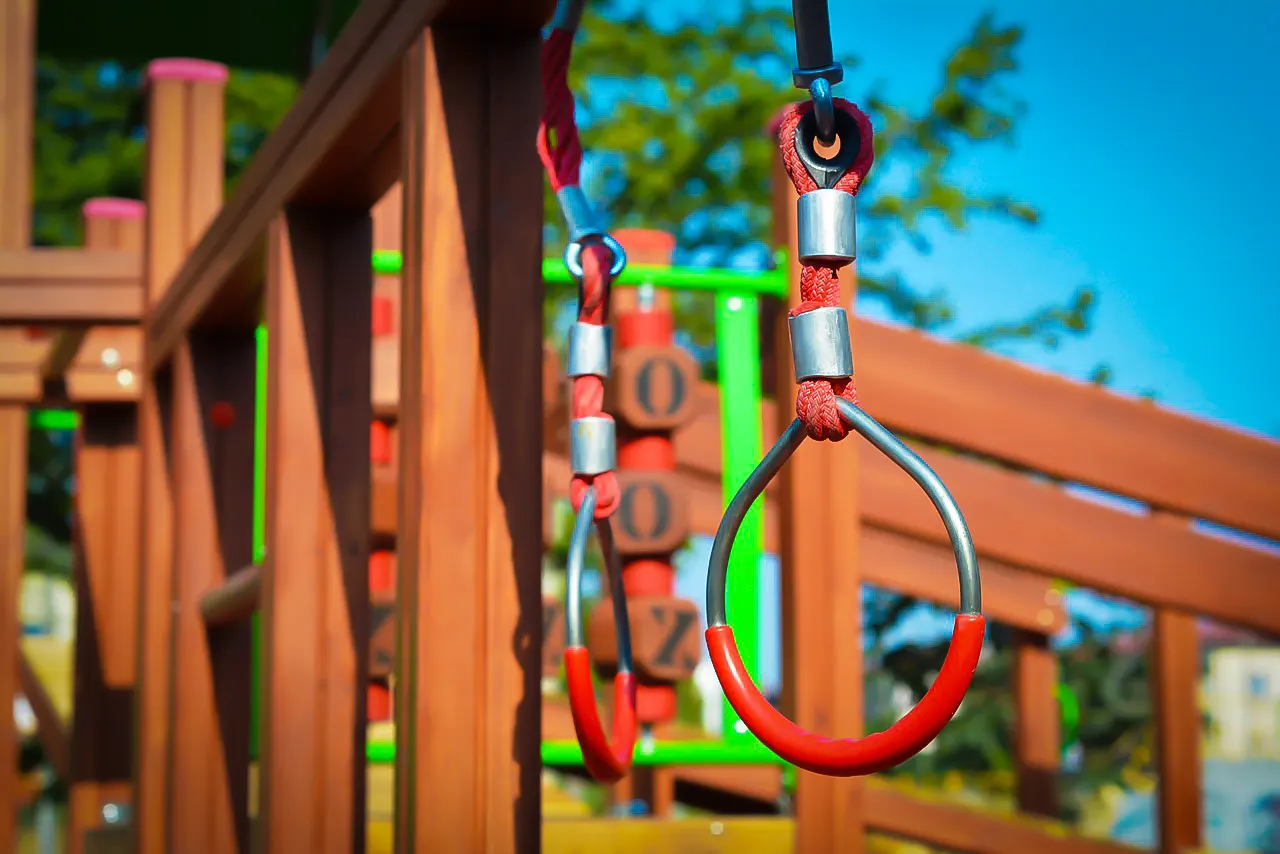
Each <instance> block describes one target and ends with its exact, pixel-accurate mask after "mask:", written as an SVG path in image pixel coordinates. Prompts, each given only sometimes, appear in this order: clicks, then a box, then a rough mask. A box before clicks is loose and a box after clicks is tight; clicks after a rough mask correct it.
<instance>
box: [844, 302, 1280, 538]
mask: <svg viewBox="0 0 1280 854" xmlns="http://www.w3.org/2000/svg"><path fill="white" fill-rule="evenodd" d="M856 334H857V336H858V337H857V342H858V343H857V357H858V389H859V393H860V394H861V395H862V396H864V397H865V400H866V404H867V409H868V411H869V412H870V413H871V414H872V415H874V416H875V417H876V418H879V419H881V420H883V421H884V422H885V423H886V424H887V425H889V426H891V427H894V428H897V429H901V430H903V431H906V432H907V433H910V434H912V435H917V436H921V437H927V438H931V439H936V440H938V441H940V442H944V443H946V444H949V445H955V446H959V447H964V448H970V449H973V450H975V451H979V452H981V453H984V454H988V455H990V456H993V457H998V458H1001V459H1005V460H1010V461H1012V462H1015V463H1019V464H1021V465H1024V466H1026V467H1028V468H1031V469H1035V470H1038V471H1043V472H1046V473H1048V474H1052V475H1056V476H1058V477H1062V478H1065V479H1067V480H1073V481H1078V482H1081V483H1087V484H1090V485H1093V486H1096V487H1099V488H1101V489H1105V490H1109V491H1111V492H1115V493H1118V494H1121V495H1129V496H1132V497H1134V498H1137V499H1140V500H1143V501H1147V502H1149V503H1151V504H1154V505H1158V506H1160V507H1165V508H1168V509H1171V510H1178V511H1180V512H1182V513H1185V514H1187V515H1189V516H1193V517H1198V518H1205V519H1210V520H1213V521H1216V522H1220V523H1222V524H1225V525H1229V526H1232V527H1236V528H1240V529H1242V530H1246V531H1252V532H1254V533H1257V534H1261V535H1263V536H1267V537H1270V538H1272V539H1277V540H1280V442H1277V441H1275V440H1274V439H1266V438H1263V437H1260V436H1255V435H1250V434H1247V433H1244V432H1241V431H1236V430H1230V429H1227V428H1225V427H1222V426H1219V425H1216V424H1211V423H1209V422H1207V421H1203V420H1200V419H1197V418H1191V417H1189V416H1186V415H1181V414H1179V413H1176V412H1173V411H1171V410H1168V409H1164V408H1162V407H1158V406H1155V405H1153V404H1150V403H1147V402H1145V401H1141V400H1135V399H1132V398H1127V397H1122V396H1120V395H1118V394H1115V393H1114V392H1110V391H1106V390H1104V389H1100V388H1097V387H1095V386H1092V385H1088V384H1085V383H1078V382H1073V381H1071V380H1068V379H1066V378H1063V377H1058V376H1053V375H1051V374H1047V373H1044V372H1041V371H1037V370H1034V369H1032V368H1029V367H1026V366H1024V365H1021V364H1019V363H1017V362H1014V361H1012V360H1009V359H1004V358H1001V357H998V356H995V355H992V354H990V353H985V352H983V351H981V350H978V349H976V348H972V347H965V346H959V345H954V344H947V343H944V342H942V341H938V340H936V339H933V338H929V337H928V336H925V335H923V334H921V333H917V332H908V331H905V330H901V329H894V328H891V327H888V326H883V325H880V324H876V323H872V322H869V321H865V320H863V321H859V322H858V324H857V331H856ZM944 412H945V413H946V415H945V417H939V414H940V413H944ZM1170 460H1177V461H1178V464H1177V465H1170V464H1169V461H1170Z"/></svg>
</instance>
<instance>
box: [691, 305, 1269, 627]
mask: <svg viewBox="0 0 1280 854" xmlns="http://www.w3.org/2000/svg"><path fill="white" fill-rule="evenodd" d="M862 328H863V327H862V326H859V325H855V329H856V330H861V329H862ZM784 352H789V350H787V351H784ZM761 414H762V417H764V418H766V419H768V418H770V417H772V416H773V414H774V407H773V406H772V405H770V404H766V405H765V406H764V407H762V409H761ZM942 420H945V419H942ZM765 423H766V430H765V441H766V442H771V441H773V439H774V437H776V436H777V428H776V426H775V425H773V424H770V422H769V421H766V422H765ZM719 428H720V422H719V418H718V417H717V416H713V415H710V414H707V415H703V416H701V417H698V418H695V419H694V420H693V421H691V422H690V423H689V424H688V425H686V426H685V428H683V429H682V430H680V431H678V432H677V433H676V436H675V445H676V461H677V464H678V470H679V471H680V472H682V473H687V474H696V475H698V476H699V477H701V478H703V479H705V480H707V481H709V482H711V483H714V484H715V485H716V486H715V489H716V490H718V489H719V482H720V471H719V463H718V462H717V461H718V460H719V458H720V440H719V432H718V431H719ZM1222 432H1223V433H1227V431H1222ZM1206 440H1208V439H1206ZM916 449H917V450H918V451H919V452H920V454H921V456H922V457H924V459H925V461H926V462H928V463H929V465H930V466H932V467H933V468H934V470H935V471H936V472H937V473H938V475H939V476H940V477H941V478H942V479H943V481H945V482H946V484H947V486H948V487H949V488H950V489H951V491H952V492H953V493H954V494H955V496H956V499H957V501H958V502H959V504H960V508H961V509H962V510H963V511H964V514H965V519H966V520H967V521H968V523H969V527H970V529H971V531H972V533H973V537H974V542H975V544H976V545H977V548H978V553H979V556H980V557H982V558H983V559H984V560H993V559H994V560H997V561H1002V562H1004V563H1007V564H1010V565H1013V566H1018V567H1022V568H1025V569H1027V570H1030V571H1032V572H1035V573H1037V574H1041V575H1044V576H1047V577H1049V578H1054V579H1061V580H1063V581H1068V582H1070V583H1072V584H1078V585H1080V586H1083V587H1090V588H1093V589H1095V590H1099V591H1101V592H1104V593H1109V594H1112V595H1115V596H1120V597H1123V598H1126V599H1131V600H1134V601H1139V602H1145V603H1148V604H1152V605H1166V606H1169V607H1174V608H1179V609H1183V610H1187V611H1190V612H1194V613H1200V614H1204V615H1206V616H1209V617H1212V618H1213V619H1216V620H1220V621H1222V622H1225V623H1230V624H1233V625H1241V626H1246V627H1249V628H1254V629H1258V630H1261V631H1263V632H1267V633H1269V634H1280V612H1277V611H1276V609H1274V608H1271V607H1269V603H1268V602H1267V601H1265V597H1259V596H1256V595H1253V594H1252V593H1251V591H1254V590H1259V589H1265V588H1266V587H1267V586H1268V585H1269V584H1271V583H1272V580H1273V579H1274V578H1275V577H1276V574H1277V573H1278V572H1280V558H1278V557H1276V556H1275V555H1272V554H1268V553H1267V552H1264V551H1261V550H1259V549H1255V548H1250V547H1247V546H1242V545H1237V544H1235V543H1232V542H1228V541H1226V540H1223V539H1220V538H1216V537H1209V536H1206V535H1204V534H1200V533H1198V532H1195V531H1192V530H1190V529H1188V528H1187V527H1185V526H1184V527H1182V528H1170V527H1169V526H1167V525H1162V524H1160V523H1159V522H1157V521H1155V520H1153V519H1152V518H1150V517H1149V516H1146V515H1143V514H1141V513H1132V512H1125V511H1122V510H1116V509H1113V508H1111V507H1108V506H1105V505H1102V504H1099V503H1097V502H1092V501H1087V500H1084V499H1082V498H1079V497H1076V496H1073V495H1072V494H1070V493H1068V492H1067V491H1065V490H1064V489H1063V488H1061V487H1060V486H1058V485H1056V484H1053V483H1044V482H1039V481H1036V480H1034V479H1032V478H1030V477H1027V476H1025V475H1023V474H1021V473H1019V472H1016V471H1009V470H1007V469H1004V468H1000V467H997V466H994V465H991V464H989V463H986V462H983V461H980V460H975V459H972V458H968V457H963V456H959V455H957V454H953V453H946V452H943V451H939V450H936V449H930V448H922V447H917V448H916ZM805 453H806V451H804V450H802V451H801V452H800V453H799V454H797V457H798V458H799V457H801V456H802V455H803V454H805ZM808 453H809V454H814V453H815V451H814V449H809V450H808ZM864 457H865V458H864V459H863V460H862V464H861V466H860V471H859V475H858V484H859V490H860V491H861V494H862V495H863V496H864V497H863V502H862V507H861V513H862V519H863V521H864V522H865V523H867V524H869V525H872V526H874V527H877V528H882V529H884V530H887V531H893V532H896V533H899V534H903V535H906V536H910V537H916V538H920V539H923V540H925V541H927V542H931V543H938V544H944V543H945V537H946V534H945V531H944V530H943V527H942V525H941V523H940V522H939V521H938V518H937V512H936V511H935V510H934V509H933V507H932V506H931V505H930V504H929V502H928V499H927V498H926V497H925V495H924V493H922V492H921V491H920V489H919V488H918V487H917V486H916V485H915V484H914V483H912V482H911V481H910V480H909V479H908V478H907V477H906V476H905V475H904V474H903V473H902V472H901V471H900V470H899V469H898V468H897V467H896V466H895V465H894V464H893V463H892V462H890V461H889V460H888V459H886V458H885V457H883V456H882V455H880V454H874V453H871V454H865V455H864ZM1259 462H1262V460H1261V459H1260V460H1259ZM1277 482H1280V480H1278V481H1277ZM779 498H780V495H779V493H778V488H774V489H771V490H769V491H767V492H766V500H770V499H771V500H774V501H777V500H778V499H779ZM771 524H773V523H771V522H769V521H768V518H766V531H767V530H768V526H769V525H771ZM1081 531H1088V532H1089V536H1087V537H1084V536H1081V535H1080V532H1081ZM1206 566H1212V567H1214V572H1213V573H1208V574H1207V573H1205V572H1204V567H1206Z"/></svg>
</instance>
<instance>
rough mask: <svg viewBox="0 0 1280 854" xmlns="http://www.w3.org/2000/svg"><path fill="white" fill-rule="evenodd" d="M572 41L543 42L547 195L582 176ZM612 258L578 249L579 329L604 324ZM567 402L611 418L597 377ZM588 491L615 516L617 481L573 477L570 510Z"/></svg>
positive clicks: (597, 247) (574, 413)
mask: <svg viewBox="0 0 1280 854" xmlns="http://www.w3.org/2000/svg"><path fill="white" fill-rule="evenodd" d="M573 36H574V33H573V31H571V30H562V29H558V28H553V29H552V30H551V33H550V34H549V35H548V36H547V38H546V39H544V40H543V42H542V102H543V107H542V122H541V124H540V125H539V126H538V139H537V146H538V156H539V157H540V158H542V165H543V166H544V167H546V170H547V177H548V178H549V179H550V181H551V189H552V190H555V191H556V192H559V191H560V190H561V189H562V188H564V187H571V186H574V185H576V184H577V183H578V181H579V177H580V175H581V171H582V153H583V152H582V140H581V138H580V136H579V135H578V123H577V121H576V120H575V119H574V114H573V111H574V99H573V91H572V90H571V89H570V88H569V60H570V58H571V56H572V54H573ZM612 254H613V253H612V252H610V250H609V249H608V248H607V247H605V246H604V245H603V244H601V243H599V242H597V241H593V242H591V243H588V244H587V245H586V246H583V247H582V283H581V285H580V292H579V294H578V320H579V322H581V323H592V324H595V325H597V326H600V325H603V324H604V323H605V322H607V320H608V312H609V287H610V285H611V284H612V281H611V278H610V275H609V270H610V267H611V266H612V264H613V258H612ZM571 400H572V402H571V403H570V407H569V417H570V418H591V417H604V418H610V417H611V416H609V415H607V414H606V413H605V412H604V382H603V381H602V380H601V379H600V377H575V378H574V380H573V392H572V399H571ZM591 486H595V488H596V518H597V519H603V518H606V517H608V516H611V515H613V513H614V511H616V510H617V509H618V503H619V502H620V501H621V498H622V491H621V490H620V489H619V488H618V476H617V475H616V474H615V473H614V472H611V471H610V472H605V473H603V474H599V475H594V476H592V475H574V477H573V481H572V482H571V483H570V484H569V500H570V501H571V502H572V503H573V509H574V510H577V509H579V508H580V507H581V506H582V499H583V497H584V496H585V495H586V493H587V489H588V488H590V487H591Z"/></svg>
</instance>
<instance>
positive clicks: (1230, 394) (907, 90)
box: [651, 0, 1280, 683]
mask: <svg viewBox="0 0 1280 854" xmlns="http://www.w3.org/2000/svg"><path fill="white" fill-rule="evenodd" d="M651 6H652V8H654V9H655V10H656V11H657V12H658V14H659V15H660V16H662V17H666V15H668V14H670V10H675V9H687V8H689V6H688V4H686V3H681V4H679V5H678V6H677V5H676V4H674V3H672V2H670V0H658V2H654V3H652V4H651ZM830 6H831V11H832V29H833V37H834V42H835V47H836V49H837V52H841V53H853V54H856V55H858V56H860V57H861V59H862V64H861V65H860V66H859V67H858V68H856V69H854V70H852V72H851V73H850V74H849V76H848V78H847V80H846V82H845V83H844V84H843V85H842V86H840V87H839V89H838V90H837V94H841V95H845V96H846V97H852V98H855V99H856V98H858V97H859V96H860V95H861V94H863V93H864V92H866V91H867V90H868V89H869V88H871V87H873V86H874V87H876V88H877V89H878V90H879V91H881V92H882V93H883V94H885V95H887V96H888V97H889V98H890V99H891V100H893V101H895V102H898V103H902V104H907V105H919V104H921V103H923V101H924V99H925V98H927V97H928V96H929V95H930V94H931V92H932V91H933V88H934V87H935V86H936V85H937V83H938V82H939V80H940V75H941V63H942V61H943V59H944V58H945V57H946V56H947V55H949V53H950V51H951V50H952V49H953V48H954V47H955V46H956V45H957V44H958V43H960V41H961V40H962V39H963V38H964V37H965V35H966V34H967V33H968V31H969V29H970V28H971V27H972V25H973V24H974V22H975V21H976V20H977V19H978V17H979V16H980V15H981V14H982V13H983V12H985V11H991V12H993V13H994V15H995V23H996V24H998V25H1007V24H1018V25H1021V26H1022V27H1023V28H1024V29H1025V37H1024V39H1023V42H1022V44H1021V47H1020V49H1019V51H1018V58H1019V61H1020V68H1019V70H1018V71H1017V72H1016V74H1015V75H1013V76H1012V77H1011V78H1010V80H1009V83H1008V89H1009V90H1010V92H1012V93H1013V94H1014V95H1016V96H1018V97H1019V98H1021V99H1022V100H1024V101H1025V102H1026V105H1027V110H1026V114H1025V116H1024V117H1023V118H1022V119H1021V120H1020V122H1019V125H1018V129H1017V132H1016V135H1015V139H1014V141H1013V144H1012V145H1010V146H999V145H997V146H985V147H982V148H978V149H976V150H975V151H974V152H973V154H972V155H966V156H964V157H962V158H959V159H958V162H957V163H956V164H955V173H954V174H955V175H956V176H957V177H958V178H960V180H961V181H962V182H963V183H964V184H965V185H966V186H968V187H970V188H972V189H974V190H981V191H988V192H1004V193H1008V194H1010V195H1012V196H1014V197H1016V198H1020V199H1024V200H1026V201H1029V202H1031V203H1033V204H1034V205H1036V206H1037V207H1038V208H1039V209H1040V211H1041V212H1042V214H1043V220H1042V222H1041V224H1040V225H1038V226H1037V227H1035V228H1025V227H1020V226H1014V225H1011V224H1007V223H1002V222H999V221H995V220H979V221H978V222H976V223H975V224H974V225H973V226H972V227H971V228H970V229H969V230H968V231H967V232H966V233H964V234H960V235H957V234H952V233H949V232H947V231H946V230H945V229H944V228H942V227H938V228H937V229H936V231H935V232H934V233H933V234H932V235H931V240H932V250H931V251H930V252H929V253H928V254H917V253H915V252H914V251H912V250H910V249H907V248H903V249H902V250H901V251H899V252H897V254H895V255H894V256H893V257H892V258H891V259H890V260H891V263H892V264H893V265H894V266H895V267H896V268H897V269H899V270H901V271H902V272H903V273H904V274H905V275H906V276H907V278H908V280H909V281H910V282H911V283H912V284H913V285H914V286H916V287H919V288H922V289H932V288H934V287H940V288H943V289H944V290H945V291H946V292H947V293H948V295H949V297H950V298H951V300H952V302H953V304H954V305H955V307H956V310H957V320H958V323H957V324H956V326H957V329H965V328H971V327H975V326H980V325H983V324H985V323H988V322H991V321H995V320H1008V319H1010V318H1012V317H1020V316H1022V315H1024V314H1027V313H1029V312H1031V311H1032V310H1034V309H1036V308H1039V307H1041V306H1043V305H1045V304H1047V303H1052V302H1056V301H1061V300H1063V299H1064V298H1065V297H1066V296H1067V295H1069V294H1070V293H1072V292H1073V291H1074V290H1075V289H1076V288H1077V287H1079V286H1081V285H1089V286H1092V287H1093V288H1095V289H1096V291H1097V292H1098V293H1099V295H1100V300H1099V305H1098V307H1097V310H1096V312H1095V315H1094V331H1093V333H1092V334H1091V335H1090V336H1088V337H1087V338H1084V339H1081V340H1066V341H1064V342H1063V344H1062V346H1061V347H1060V349H1058V350H1056V351H1052V352H1048V351H1045V350H1043V349H1041V348H1035V347H1028V348H1023V349H1014V350H1010V351H1008V354H1009V355H1013V356H1014V357H1016V358H1019V359H1022V360H1024V361H1026V362H1028V363H1030V364H1034V365H1036V366H1038V367H1041V368H1044V369H1048V370H1052V371H1056V372H1059V373H1063V374H1066V375H1068V376H1072V377H1076V378H1081V379H1082V378H1084V377H1086V376H1087V375H1088V373H1089V372H1090V371H1091V370H1092V369H1093V368H1094V366H1096V365H1098V364H1099V363H1107V364H1109V365H1110V366H1111V367H1112V368H1113V370H1114V372H1115V380H1114V387H1115V388H1116V389H1118V390H1120V391H1123V392H1128V393H1134V394H1136V393H1140V392H1143V391H1146V390H1153V391H1155V392H1156V393H1157V395H1158V396H1159V399H1160V401H1161V402H1162V403H1163V404H1164V405H1166V406H1170V407H1172V408H1174V409H1178V410H1181V411H1184V412H1187V413H1191V414H1193V415H1196V416H1199V417H1202V418H1207V419H1210V420H1214V421H1218V422H1222V423H1226V424H1230V425H1233V426H1237V427H1240V428H1243V429H1247V430H1250V431H1253V432H1257V433H1264V434H1267V435H1271V436H1280V399H1278V398H1277V395H1276V391H1277V390H1280V382H1278V380H1280V358H1276V357H1275V356H1274V355H1272V354H1271V352H1270V350H1271V349H1272V345H1271V344H1269V343H1268V342H1269V341H1274V340H1275V336H1276V331H1277V325H1280V277H1277V276H1276V274H1275V273H1274V272H1273V270H1274V264H1273V262H1272V258H1271V254H1272V252H1273V251H1274V249H1269V248H1268V247H1280V239H1278V238H1277V233H1278V232H1280V215H1278V214H1277V213H1276V207H1275V206H1276V204H1277V203H1278V202H1280V178H1277V174H1276V172H1275V171H1274V170H1269V169H1267V168H1266V166H1265V164H1266V163H1267V160H1268V156H1269V155H1270V154H1271V149H1272V148H1273V147H1274V140H1276V139H1280V118H1278V116H1280V113H1278V112H1277V111H1276V110H1275V108H1274V104H1275V102H1276V95H1275V93H1276V91H1277V89H1278V88H1280V71H1277V70H1276V63H1275V61H1274V53H1275V38H1276V34H1277V33H1280V4H1277V3H1271V2H1263V0H1238V1H1237V2H1231V3H1224V4H1221V5H1215V6H1213V7H1206V6H1205V5H1204V4H1203V3H1197V4H1192V3H1190V2H1185V0H1163V2H1159V3H1157V2H1153V0H1142V2H1132V0H1130V2H1120V3H1107V4H1103V3H1101V2H1098V1H1097V0H1086V2H1077V3H1072V4H1064V3H1034V2H1029V0H1002V1H1000V0H998V2H991V3H985V4H977V3H966V2H957V0H952V2H944V0H897V2H893V3H866V2H851V1H850V0H831V2H830ZM1268 105H1271V108H1270V109H1268ZM860 308H861V307H860ZM867 313H868V314H871V315H872V316H878V315H877V314H876V309H875V308H874V307H872V306H868V307H867ZM881 319H887V318H883V317H881ZM707 547H708V543H707V542H706V541H704V540H698V541H696V542H695V543H693V548H692V549H691V550H690V551H689V552H688V553H687V554H686V556H685V557H686V561H687V562H685V563H684V564H683V566H684V567H685V569H684V571H682V572H681V579H680V594H681V595H683V596H688V597H690V598H692V599H694V600H695V601H698V602H699V603H701V600H702V597H703V586H702V585H703V584H704V578H705V566H706V553H707ZM763 580H764V584H763V585H762V586H763V589H762V591H761V593H762V597H761V598H762V603H768V602H776V598H775V597H776V595H777V575H776V567H775V566H773V565H772V561H771V560H767V561H766V567H765V571H764V579H763ZM1068 607H1069V609H1070V610H1072V611H1073V612H1074V613H1075V614H1076V615H1077V616H1079V617H1081V618H1084V619H1086V620H1088V621H1090V622H1094V623H1096V624H1100V625H1104V626H1114V627H1116V628H1120V627H1136V625H1139V624H1140V623H1141V621H1142V613H1141V612H1140V611H1138V610H1137V609H1134V608H1129V607H1126V606H1124V605H1122V604H1120V603H1114V604H1113V603H1108V602H1106V601H1104V600H1100V599H1099V598H1098V597H1095V596H1091V595H1089V594H1087V593H1084V594H1074V595H1071V596H1069V597H1068ZM772 613H773V612H772V609H771V608H766V609H765V613H764V614H763V616H764V619H765V624H764V625H763V626H762V630H763V634H764V635H765V642H764V649H763V650H762V661H761V670H762V673H761V677H762V680H763V681H764V682H766V683H773V682H775V680H776V679H777V676H778V660H777V650H776V646H775V644H776V640H774V639H776V637H777V626H776V622H775V621H776V617H775V616H772ZM949 623H950V621H949V618H947V617H945V616H943V615H940V614H936V613H935V614H932V615H931V614H928V613H921V614H919V615H917V616H916V618H914V619H912V620H910V621H908V622H907V623H906V624H904V626H903V627H902V629H903V631H902V633H903V640H907V639H911V638H915V637H920V636H923V635H930V634H933V633H935V632H937V631H944V630H946V629H947V628H948V627H949ZM1061 640H1064V641H1068V642H1069V641H1070V638H1069V637H1068V638H1063V639H1061Z"/></svg>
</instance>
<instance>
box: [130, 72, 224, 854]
mask: <svg viewBox="0 0 1280 854" xmlns="http://www.w3.org/2000/svg"><path fill="white" fill-rule="evenodd" d="M224 84H225V69H222V68H221V66H217V65H215V64H212V63H200V62H196V61H192V60H184V61H179V62H175V63H169V64H164V63H160V64H158V65H153V66H152V67H151V68H150V69H148V83H147V100H148V103H147V154H146V157H147V159H146V170H145V180H144V184H145V186H146V190H147V211H148V214H149V215H148V217H147V220H146V229H147V235H146V241H145V243H146V251H145V254H144V270H143V281H144V287H145V291H146V304H147V307H148V308H149V309H154V306H155V305H156V303H157V302H158V301H159V300H160V298H161V297H162V295H163V294H164V292H165V289H166V288H167V287H168V286H169V282H170V280H171V279H172V277H173V274H174V271H176V270H177V269H178V267H179V265H180V264H181V262H182V259H183V257H184V256H185V255H186V253H187V250H188V249H189V248H190V247H191V246H192V245H194V244H195V242H196V241H197V239H198V238H199V235H200V230H201V229H203V228H204V226H205V223H207V222H208V220H209V218H210V217H211V216H212V214H213V213H214V212H215V211H216V210H217V208H218V204H219V202H220V200H221V196H222V184H223V175H222V164H223V151H222V140H223V138H224V137H223V129H222V127H221V122H222V111H221V106H222V90H223V86H224ZM145 346H147V345H146V344H144V347H145ZM144 361H145V360H144ZM138 381H139V383H140V385H141V388H140V390H139V394H140V397H139V405H138V418H139V440H140V447H141V456H142V513H141V517H140V518H141V520H142V522H141V525H142V538H143V545H142V568H141V582H140V584H139V596H138V600H139V604H138V625H139V627H138V639H137V640H138V672H137V687H136V690H135V697H136V702H135V709H136V715H137V717H136V728H135V732H136V733H137V740H136V743H135V751H136V753H137V756H136V758H135V760H134V787H135V791H134V797H135V802H134V807H135V810H134V819H133V822H134V842H135V846H136V848H135V850H136V851H137V852H138V854H167V852H168V851H170V850H171V845H170V842H171V839H170V829H171V821H170V818H171V817H170V811H171V808H172V807H173V806H174V804H173V801H172V799H171V797H170V793H171V789H172V777H171V772H172V766H171V759H172V755H173V749H172V748H173V720H172V713H173V706H172V705H171V695H172V691H173V689H174V683H173V676H174V658H173V654H174V621H173V608H174V596H175V595H176V590H175V587H174V577H173V576H174V569H175V567H174V546H175V537H174V522H175V519H174V513H173V494H172V491H171V488H170V482H169V478H170V473H171V471H170V470H171V465H170V464H171V460H172V455H171V453H170V450H171V449H170V447H169V440H170V426H171V425H170V421H171V418H170V415H171V412H170V410H171V406H170V403H171V388H170V384H169V382H168V377H165V376H160V375H156V374H154V373H151V372H145V371H144V372H142V373H141V375H140V376H139V377H138ZM198 844H200V845H203V844H204V840H202V841H201V842H200V843H198Z"/></svg>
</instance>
